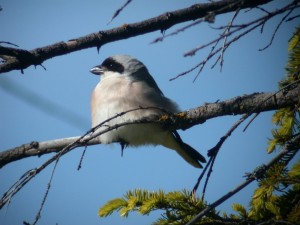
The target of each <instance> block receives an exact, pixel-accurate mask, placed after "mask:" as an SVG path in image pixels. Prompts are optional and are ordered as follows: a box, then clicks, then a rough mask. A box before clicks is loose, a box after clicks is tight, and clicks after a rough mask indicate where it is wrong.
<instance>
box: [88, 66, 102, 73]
mask: <svg viewBox="0 0 300 225" xmlns="http://www.w3.org/2000/svg"><path fill="white" fill-rule="evenodd" d="M90 72H91V73H93V74H95V75H102V74H103V73H104V71H103V68H102V67H101V66H95V67H93V68H92V69H90Z"/></svg>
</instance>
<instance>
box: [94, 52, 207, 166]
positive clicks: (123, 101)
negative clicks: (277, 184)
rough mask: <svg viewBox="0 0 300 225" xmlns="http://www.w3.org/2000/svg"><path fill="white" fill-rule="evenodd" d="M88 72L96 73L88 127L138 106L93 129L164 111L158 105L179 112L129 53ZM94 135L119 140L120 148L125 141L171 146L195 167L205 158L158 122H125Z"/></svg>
mask: <svg viewBox="0 0 300 225" xmlns="http://www.w3.org/2000/svg"><path fill="white" fill-rule="evenodd" d="M90 72H91V73H93V74H95V75H100V82H99V83H98V84H97V86H96V88H95V89H94V91H93V93H92V96H91V116H92V127H95V126H97V125H98V124H100V123H101V122H103V121H104V120H107V119H109V118H111V117H114V116H116V115H117V114H118V113H122V112H125V111H128V110H131V109H137V108H140V109H138V110H135V111H132V112H129V113H125V114H124V115H122V116H119V117H116V118H114V119H113V120H110V121H108V122H107V123H105V124H104V125H103V126H101V127H100V128H99V129H97V130H96V131H95V132H101V131H102V130H104V129H106V128H107V127H110V126H113V125H115V124H119V123H122V122H126V121H134V120H139V119H142V118H145V117H151V116H156V117H157V116H161V115H163V114H164V113H165V112H164V111H163V110H161V109H165V111H168V112H172V113H176V112H179V109H178V107H177V104H176V103H174V102H173V101H172V100H170V99H169V98H167V97H165V96H164V95H163V93H162V91H161V90H160V89H159V87H158V86H157V84H156V82H155V81H154V79H153V77H152V76H151V75H150V73H149V72H148V70H147V68H146V66H145V65H144V64H143V63H142V62H140V61H139V60H137V59H135V58H133V57H131V56H129V55H114V56H111V57H109V58H107V59H105V60H104V61H103V63H102V64H101V65H98V66H95V67H93V68H92V69H91V70H90ZM98 138H99V140H100V142H101V143H102V144H110V143H113V142H119V143H121V146H122V149H123V148H124V146H127V145H129V146H139V145H162V146H165V147H166V148H169V149H173V150H175V151H176V152H177V153H178V154H179V155H180V156H181V157H182V158H183V159H185V160H186V161H187V162H188V163H190V164H191V165H193V166H194V167H197V168H202V165H201V164H200V162H202V163H205V162H206V160H205V158H204V157H203V156H202V155H201V154H200V153H199V152H197V151H196V150H195V149H194V148H192V147H191V146H189V145H188V144H186V143H184V142H183V141H182V140H181V138H180V136H179V134H178V133H177V131H169V130H165V129H163V128H162V127H161V126H160V125H158V124H152V123H151V124H132V125H125V126H122V127H119V128H117V129H114V130H111V131H109V132H107V133H104V134H101V135H99V136H98Z"/></svg>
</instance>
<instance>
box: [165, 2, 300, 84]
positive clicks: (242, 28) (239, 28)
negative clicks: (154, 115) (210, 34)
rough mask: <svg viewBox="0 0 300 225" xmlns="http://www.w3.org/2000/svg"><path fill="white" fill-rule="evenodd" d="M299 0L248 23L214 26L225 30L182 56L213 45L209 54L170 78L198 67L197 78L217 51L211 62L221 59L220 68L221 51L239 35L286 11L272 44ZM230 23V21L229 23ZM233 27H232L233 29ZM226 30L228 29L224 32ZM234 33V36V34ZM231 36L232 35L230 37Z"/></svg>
mask: <svg viewBox="0 0 300 225" xmlns="http://www.w3.org/2000/svg"><path fill="white" fill-rule="evenodd" d="M299 2H300V1H299V0H296V1H293V2H292V3H290V4H288V5H286V6H284V7H282V8H280V9H276V10H274V11H273V12H266V11H264V12H266V15H264V16H262V17H260V18H258V19H256V20H253V21H250V22H249V23H245V24H238V25H232V24H231V25H230V26H229V25H226V26H222V27H219V28H216V29H225V31H224V32H223V34H222V35H220V36H219V37H218V38H215V39H214V40H212V41H210V42H208V43H206V44H203V45H201V46H199V47H196V48H194V49H192V50H190V51H188V52H186V53H185V54H184V57H187V56H193V55H195V54H196V53H197V52H198V51H200V50H202V49H204V48H206V47H208V46H210V45H213V47H212V49H211V51H210V52H209V54H208V55H207V57H206V58H205V59H204V60H202V61H201V62H200V63H198V64H197V65H196V66H194V67H193V68H192V69H189V70H187V71H185V72H182V73H180V74H179V75H177V76H175V77H174V78H172V79H170V80H174V79H177V78H178V77H181V76H183V75H186V74H187V73H190V72H192V71H193V70H195V69H197V68H199V67H200V68H199V71H198V73H197V74H196V76H195V78H194V81H195V80H196V79H197V77H198V76H199V74H200V73H201V72H202V70H203V68H204V66H205V65H206V63H207V62H208V61H209V60H210V59H211V58H212V57H214V56H215V55H216V54H217V53H219V52H220V53H221V54H220V56H219V57H218V58H217V60H216V62H215V63H214V64H213V66H212V68H213V67H214V66H215V65H216V63H217V62H218V61H219V60H221V68H222V60H223V53H224V51H225V50H226V49H227V48H228V47H229V46H230V45H231V44H232V43H234V42H236V41H237V40H239V39H240V38H241V37H243V36H245V35H246V34H248V33H249V32H251V31H253V30H255V29H256V28H258V27H261V29H263V26H264V24H265V23H266V22H267V21H269V20H270V19H271V18H273V17H275V16H277V15H280V14H283V13H285V12H288V13H287V15H285V16H283V18H282V21H281V22H280V23H279V24H278V26H277V28H275V31H274V33H273V36H272V38H271V43H270V44H272V41H273V39H274V37H275V35H276V32H277V30H278V29H279V27H280V25H281V24H282V22H283V21H287V20H286V18H287V17H288V16H289V15H290V14H291V12H292V11H293V10H295V9H296V8H298V7H300V6H299ZM256 8H258V9H260V10H262V8H260V7H256ZM229 24H230V23H229ZM229 28H230V29H231V31H229ZM233 28H234V29H233ZM226 30H228V31H227V32H226ZM234 35H236V36H234ZM232 36H233V37H232ZM229 37H232V39H231V40H230V41H227V39H228V38H229ZM222 39H224V40H225V41H224V44H223V46H222V47H219V48H217V49H216V47H217V45H218V43H219V42H220V40H222ZM267 47H268V46H267Z"/></svg>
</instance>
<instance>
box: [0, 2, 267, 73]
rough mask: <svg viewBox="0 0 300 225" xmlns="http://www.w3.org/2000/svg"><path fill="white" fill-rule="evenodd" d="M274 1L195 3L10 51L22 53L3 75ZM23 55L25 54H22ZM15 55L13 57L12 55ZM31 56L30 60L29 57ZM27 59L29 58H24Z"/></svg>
mask: <svg viewBox="0 0 300 225" xmlns="http://www.w3.org/2000/svg"><path fill="white" fill-rule="evenodd" d="M270 1H272V0H239V1H237V0H221V1H217V2H210V3H203V4H195V5H193V6H191V7H188V8H185V9H180V10H176V11H172V12H167V13H164V14H162V15H160V16H157V17H153V18H151V19H148V20H144V21H141V22H138V23H132V24H124V25H122V26H120V27H118V28H114V29H110V30H105V31H99V32H96V33H92V34H89V35H86V36H83V37H79V38H75V39H71V40H69V41H67V42H58V43H55V44H52V45H49V46H45V47H42V48H37V49H33V50H31V51H28V52H27V51H26V50H20V51H16V50H15V49H14V50H13V49H10V52H14V53H18V54H16V55H15V57H8V58H7V60H6V61H5V62H4V63H3V64H1V65H0V73H4V72H9V71H12V70H16V69H18V70H21V71H23V70H24V69H26V68H27V67H29V66H31V65H35V66H37V65H41V64H42V63H43V62H44V61H46V60H48V59H51V58H53V57H57V56H60V55H65V54H68V53H71V52H75V51H79V50H82V49H86V48H91V47H97V48H98V49H99V48H100V47H101V46H103V45H104V44H107V43H110V42H114V41H118V40H123V39H127V38H130V37H135V36H138V35H143V34H145V33H150V32H153V31H164V30H166V29H169V28H170V27H172V26H174V25H175V24H179V23H183V22H186V21H191V20H196V19H198V18H204V19H205V18H206V17H207V18H208V19H209V18H211V16H212V14H213V16H215V15H219V14H224V13H228V12H233V11H236V10H238V9H244V8H251V7H255V6H258V5H262V4H265V3H268V2H270ZM2 51H3V52H4V53H5V52H7V50H6V49H5V47H1V49H0V55H5V54H2V53H1V52H2ZM21 52H22V54H20V53H21ZM10 55H11V54H10ZM27 55H29V56H30V57H29V58H28V57H27ZM24 56H25V57H24Z"/></svg>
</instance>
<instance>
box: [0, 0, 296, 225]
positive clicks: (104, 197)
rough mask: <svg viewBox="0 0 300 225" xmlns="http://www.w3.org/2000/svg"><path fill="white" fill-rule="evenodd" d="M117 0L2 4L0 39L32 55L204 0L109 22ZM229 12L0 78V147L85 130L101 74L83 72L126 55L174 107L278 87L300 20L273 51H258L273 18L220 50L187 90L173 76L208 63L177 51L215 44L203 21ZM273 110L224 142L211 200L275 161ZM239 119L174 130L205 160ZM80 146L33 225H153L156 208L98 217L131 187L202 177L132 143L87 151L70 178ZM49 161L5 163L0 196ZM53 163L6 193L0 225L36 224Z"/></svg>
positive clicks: (189, 183)
mask: <svg viewBox="0 0 300 225" xmlns="http://www.w3.org/2000/svg"><path fill="white" fill-rule="evenodd" d="M124 2H125V1H108V0H103V1H96V0H93V1H79V0H74V1H72V3H71V2H70V1H59V0H54V1H39V0H30V1H16V0H2V1H1V2H0V5H1V7H2V8H3V10H2V11H1V12H0V27H1V31H0V41H9V42H12V43H14V44H17V45H19V46H20V48H22V49H27V50H31V49H34V48H38V47H43V46H46V45H50V44H53V43H56V42H59V41H67V40H69V39H73V38H77V37H81V36H84V35H87V34H90V33H93V32H97V31H99V30H106V29H110V28H114V27H118V26H121V25H122V24H124V23H132V22H138V21H141V20H144V19H147V18H151V17H154V16H157V15H159V14H161V13H164V12H167V11H172V10H175V9H180V8H184V7H188V6H191V5H192V4H195V3H197V2H204V1H191V0H189V1H178V0H176V1H174V0H168V1H167V0H166V1H158V0H155V1H147V0H143V1H133V2H132V3H131V4H130V5H129V6H128V7H127V8H126V9H125V10H124V11H123V12H122V13H121V14H120V15H119V17H117V18H116V19H115V20H114V21H113V22H112V23H110V24H109V25H107V23H108V22H109V21H110V19H111V17H112V15H113V13H114V12H115V11H116V10H117V9H118V8H119V7H120V6H121V5H122V4H124ZM283 2H286V1H278V0H277V1H274V2H273V3H271V4H270V5H268V6H267V7H268V9H269V10H271V9H274V8H276V7H278V6H279V5H278V4H280V3H281V4H282V3H283ZM259 15H262V12H261V11H259V10H252V11H248V12H246V13H245V12H244V11H242V12H241V13H240V14H239V15H238V18H237V21H241V22H245V21H248V20H250V19H251V18H254V17H256V16H259ZM231 17H232V14H228V15H223V16H217V17H216V22H215V24H207V23H204V24H201V25H200V26H196V27H193V28H191V29H189V30H188V31H185V32H184V33H180V34H178V35H176V36H173V37H170V38H167V39H166V40H165V41H164V42H161V43H157V44H150V42H151V41H153V40H154V39H155V38H156V37H159V36H161V33H160V32H158V31H157V32H153V33H151V34H146V35H144V36H138V37H134V38H131V39H127V40H122V41H118V42H113V43H109V44H106V45H105V46H103V47H101V49H100V53H99V54H98V53H97V50H96V48H91V49H86V50H82V51H79V52H75V53H71V54H68V55H64V56H61V57H56V58H53V59H51V60H48V61H46V62H44V63H43V65H44V66H45V67H46V69H47V70H46V71H45V70H44V69H43V68H42V67H40V66H38V67H37V68H34V67H30V68H28V69H26V70H24V74H23V75H22V74H21V73H20V71H12V72H9V73H5V74H1V75H0V104H1V110H0V127H1V135H0V143H1V149H0V150H6V149H9V148H12V147H16V146H19V145H22V144H24V143H30V142H31V141H46V140H51V139H57V138H63V137H70V136H77V135H82V134H84V133H85V132H86V131H87V130H88V129H89V128H90V109H89V101H90V100H89V99H90V93H91V91H92V89H93V88H94V87H95V85H96V84H97V82H98V79H99V77H98V76H94V75H92V74H91V73H90V72H89V70H90V68H91V67H93V66H95V65H98V64H99V63H100V62H102V61H103V60H104V59H105V58H106V57H108V56H110V55H113V54H120V53H121V54H129V55H132V56H134V57H136V58H138V59H140V60H141V61H142V62H144V64H145V65H146V66H147V67H148V69H149V71H150V73H151V74H152V75H153V77H154V79H155V80H156V82H157V83H158V85H159V87H160V89H161V90H162V91H163V92H164V94H165V95H166V96H168V97H169V98H171V99H173V100H174V101H176V102H177V103H178V104H179V106H180V108H181V109H182V110H187V109H190V108H194V107H197V106H200V105H203V104H204V103H209V102H215V101H217V100H226V99H229V98H233V97H235V96H240V95H243V94H251V93H254V92H272V91H275V90H276V89H277V82H278V81H279V80H280V79H281V78H282V77H283V76H284V74H285V70H284V68H285V65H286V62H287V54H288V52H287V47H288V43H287V41H288V40H289V38H290V37H291V35H292V33H293V31H294V27H295V25H296V24H297V23H299V19H298V21H297V20H295V21H293V22H291V23H283V26H282V27H281V28H280V29H279V31H278V33H277V34H276V37H275V39H274V43H273V45H272V46H271V47H269V48H268V49H267V50H265V51H258V49H260V48H263V47H264V46H266V45H267V44H268V43H269V41H270V38H271V36H272V33H273V31H274V29H275V27H276V26H277V24H278V22H279V18H275V19H272V20H271V21H269V22H267V24H266V25H265V27H264V32H263V34H261V33H260V31H259V30H256V31H254V32H253V33H250V34H249V35H247V37H245V38H243V39H241V40H240V41H239V42H237V43H235V44H233V45H232V46H231V47H230V48H229V49H228V50H227V51H226V53H225V61H224V67H223V70H222V71H221V72H220V67H219V66H217V67H216V68H215V69H210V67H211V65H212V64H213V63H214V61H211V62H209V63H208V65H207V67H206V68H205V69H204V70H203V72H202V74H201V75H200V76H199V77H198V79H197V80H196V82H194V83H193V79H194V77H195V75H196V73H195V72H194V73H191V74H189V75H187V76H185V77H182V78H179V79H177V80H175V81H172V82H170V81H169V79H170V78H172V77H174V76H176V75H177V74H179V73H180V72H183V71H185V70H187V69H189V68H191V67H192V66H194V65H195V64H196V63H198V62H199V61H200V60H203V58H204V57H206V55H207V52H208V51H209V49H205V50H204V51H202V52H199V53H198V54H196V55H195V56H194V57H187V58H184V57H183V53H185V52H186V51H188V50H191V49H193V48H194V47H196V46H199V45H201V44H204V43H207V42H208V41H209V40H211V39H212V38H214V37H216V36H217V35H218V34H219V33H220V32H221V31H217V30H214V29H211V28H210V26H212V27H218V26H220V25H226V24H227V23H228V22H229V21H230V19H231ZM187 24H188V23H187ZM183 25H186V24H180V25H178V26H175V27H172V28H171V29H169V30H167V31H166V34H168V33H169V32H172V31H174V30H176V29H178V28H180V27H182V26H183ZM272 113H273V112H268V113H261V114H260V115H259V116H258V118H257V119H255V121H254V122H253V123H252V124H251V126H250V127H249V128H248V130H247V131H246V132H242V129H243V128H244V126H245V124H244V125H243V126H241V127H240V128H239V129H237V130H236V131H235V132H234V134H233V135H232V136H231V137H230V138H229V140H228V141H227V142H226V143H225V144H224V146H223V148H222V149H221V152H220V154H219V155H218V158H217V160H216V163H215V168H214V172H213V174H212V176H211V179H210V182H209V186H208V189H207V193H206V200H207V201H208V202H213V201H215V200H217V199H218V198H219V197H221V196H222V195H224V194H226V193H227V192H228V191H230V190H231V189H233V188H234V187H236V186H237V185H238V184H239V183H240V182H242V181H243V180H244V178H243V175H244V174H245V172H250V171H252V170H253V169H254V168H256V167H257V166H259V165H261V164H262V163H265V162H267V161H268V160H269V159H271V158H272V155H267V154H266V147H267V141H268V138H270V137H271V131H270V130H271V128H272V127H273V125H272V123H271V116H272ZM239 118H240V116H226V117H222V118H217V119H212V120H209V121H207V122H206V123H205V124H202V125H199V126H195V127H193V128H191V129H189V130H187V131H180V134H181V136H182V139H183V140H184V141H185V142H187V143H189V144H190V145H191V146H193V147H194V148H195V149H197V150H199V151H200V152H201V153H202V154H205V155H206V152H207V150H208V149H210V148H211V147H213V146H214V145H215V144H216V143H217V142H218V140H219V138H220V137H221V136H222V135H224V134H225V133H226V131H227V130H228V129H229V128H230V127H231V126H232V125H233V123H234V122H235V121H237V120H238V119H239ZM82 151H83V149H82V148H79V149H76V150H73V151H72V152H70V153H68V154H67V155H65V156H63V158H62V159H61V160H60V162H59V165H58V168H57V170H56V173H55V176H54V179H53V182H52V187H51V190H50V193H49V196H48V199H47V201H46V204H45V207H44V209H43V211H42V217H41V220H40V224H56V223H58V224H73V225H79V224H144V225H146V224H150V223H151V222H153V221H154V220H155V219H156V218H157V217H158V216H159V214H160V213H161V212H157V213H153V214H151V215H150V216H140V215H139V214H137V213H133V214H130V215H129V217H128V218H127V219H124V218H121V217H120V216H119V214H117V213H116V214H113V215H111V216H109V217H108V218H99V217H98V216H97V211H98V208H99V207H100V206H101V205H103V204H104V203H106V202H107V201H108V200H110V199H112V198H116V197H121V196H122V195H123V194H125V192H126V191H127V190H130V189H134V188H144V189H148V190H159V189H163V190H165V191H173V190H182V189H191V188H193V186H194V184H195V182H196V180H197V178H198V176H199V174H200V173H201V170H199V169H195V168H193V167H192V166H190V165H189V164H187V163H186V162H185V161H184V160H182V159H181V158H180V157H179V156H178V155H177V154H175V152H173V151H170V150H168V149H165V148H163V147H149V146H148V147H139V148H128V149H126V150H125V152H124V156H123V157H121V151H120V147H119V145H114V146H104V145H98V146H93V147H88V149H87V152H86V155H85V157H84V160H83V164H82V169H81V170H80V171H77V166H78V163H79V161H80V157H81V154H82ZM50 156H52V155H47V156H42V157H40V158H37V157H34V158H29V159H25V160H21V161H18V162H14V163H11V164H9V165H7V166H5V167H4V168H2V169H1V170H0V194H1V195H2V194H3V193H4V192H5V191H6V190H7V189H8V188H9V187H10V186H11V185H12V184H13V183H14V182H16V181H17V179H18V178H19V177H20V176H21V175H22V174H23V173H24V172H26V171H27V170H29V169H31V168H35V167H37V166H39V165H41V164H42V163H43V162H44V161H46V160H47V159H48V158H49V157H50ZM298 157H299V155H298ZM52 168H53V165H51V166H49V168H47V169H46V170H45V171H43V172H42V173H41V174H39V175H38V176H37V177H36V178H34V179H33V180H32V181H31V182H30V183H28V184H27V185H26V186H25V187H24V188H23V189H22V190H21V191H20V192H19V193H18V194H17V195H15V196H14V197H13V199H12V201H11V204H10V205H9V207H8V208H3V209H2V210H1V211H0V224H3V225H4V224H5V225H13V224H21V223H22V221H24V220H25V221H28V222H33V220H34V217H35V215H36V213H37V211H38V209H39V207H40V204H41V201H42V198H43V196H44V193H45V191H46V186H47V183H48V181H49V178H50V175H51V170H52ZM201 187H202V186H201ZM201 187H200V189H199V194H200V193H201V192H200V191H201ZM255 187H256V183H253V184H252V185H250V186H249V187H247V188H246V189H245V190H243V191H241V192H240V193H238V194H237V195H236V196H234V197H233V198H231V199H230V200H229V201H227V202H226V203H224V204H222V205H221V206H220V207H218V209H219V210H225V211H227V212H230V210H231V204H232V203H235V202H236V203H241V204H245V205H247V204H248V200H249V199H250V195H251V193H252V192H253V189H254V188H255Z"/></svg>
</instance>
